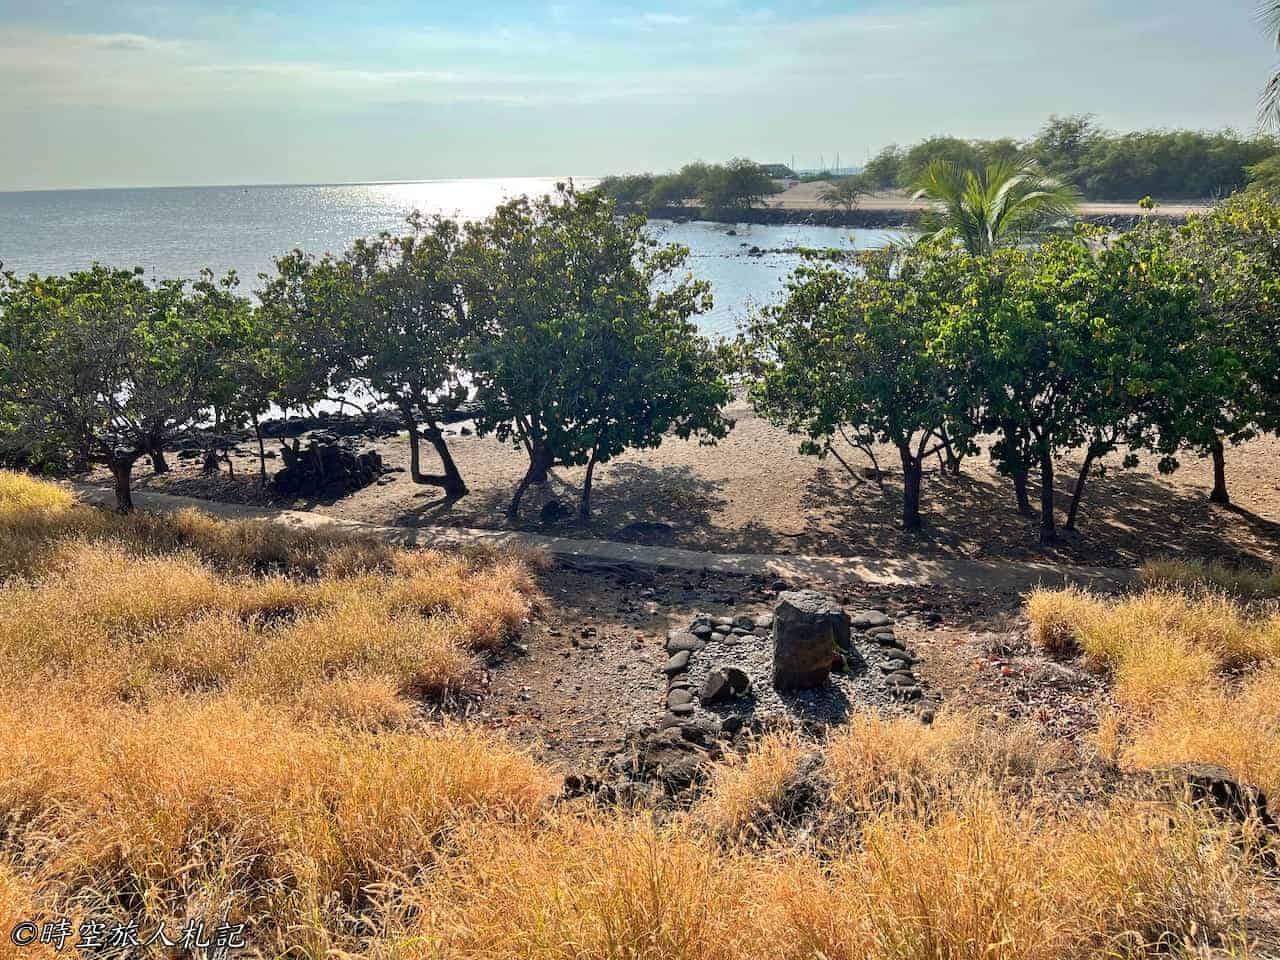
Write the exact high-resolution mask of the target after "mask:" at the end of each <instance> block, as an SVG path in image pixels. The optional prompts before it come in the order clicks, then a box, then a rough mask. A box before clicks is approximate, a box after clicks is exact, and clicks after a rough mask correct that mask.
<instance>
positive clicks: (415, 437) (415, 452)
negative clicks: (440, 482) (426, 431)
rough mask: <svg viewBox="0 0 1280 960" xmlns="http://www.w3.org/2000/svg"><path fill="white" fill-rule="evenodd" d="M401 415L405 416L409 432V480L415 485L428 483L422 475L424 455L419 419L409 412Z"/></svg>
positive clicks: (405, 424)
mask: <svg viewBox="0 0 1280 960" xmlns="http://www.w3.org/2000/svg"><path fill="white" fill-rule="evenodd" d="M401 413H402V415H403V416H404V426H405V429H406V430H408V431H409V478H410V479H411V480H412V481H413V482H414V483H426V482H427V478H426V477H424V476H423V475H422V453H421V450H420V442H419V441H420V438H419V434H418V421H417V418H415V417H414V416H413V415H412V414H410V413H408V412H407V411H401Z"/></svg>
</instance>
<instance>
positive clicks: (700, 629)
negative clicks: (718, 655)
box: [689, 623, 714, 640]
mask: <svg viewBox="0 0 1280 960" xmlns="http://www.w3.org/2000/svg"><path fill="white" fill-rule="evenodd" d="M713 632H714V631H712V629H711V624H709V623H695V624H692V625H691V626H690V627H689V633H691V634H693V635H694V636H695V637H697V638H698V639H699V640H706V639H707V638H708V637H709V636H711V634H712V633H713Z"/></svg>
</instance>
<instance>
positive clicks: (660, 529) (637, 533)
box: [622, 520, 675, 537]
mask: <svg viewBox="0 0 1280 960" xmlns="http://www.w3.org/2000/svg"><path fill="white" fill-rule="evenodd" d="M674 529H675V528H674V527H672V526H671V524H669V523H662V522H661V521H658V520H637V521H635V522H634V523H628V524H627V525H626V526H625V527H623V528H622V533H623V535H624V536H628V537H643V536H648V535H650V534H660V533H670V532H671V531H672V530H674Z"/></svg>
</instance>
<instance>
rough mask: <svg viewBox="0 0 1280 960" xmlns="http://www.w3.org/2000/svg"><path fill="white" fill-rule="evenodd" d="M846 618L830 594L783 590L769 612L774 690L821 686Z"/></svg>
mask: <svg viewBox="0 0 1280 960" xmlns="http://www.w3.org/2000/svg"><path fill="white" fill-rule="evenodd" d="M841 635H843V636H844V638H845V641H846V644H847V642H848V636H849V620H848V617H847V615H846V614H845V612H844V611H843V610H842V609H840V606H839V605H838V604H837V603H836V602H835V601H834V600H832V599H831V598H830V597H827V596H824V595H823V594H820V593H816V592H815V591H812V590H799V591H792V592H784V593H783V594H781V595H780V596H779V598H778V605H777V607H776V608H775V609H774V613H773V685H774V687H776V688H777V689H778V690H807V689H811V688H813V687H818V686H821V685H822V684H823V683H825V682H826V680H827V676H828V675H829V674H830V672H831V660H832V656H833V654H834V653H835V650H836V644H837V640H838V639H839V638H840V637H841Z"/></svg>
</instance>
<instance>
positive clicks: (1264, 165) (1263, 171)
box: [1248, 153, 1280, 197]
mask: <svg viewBox="0 0 1280 960" xmlns="http://www.w3.org/2000/svg"><path fill="white" fill-rule="evenodd" d="M1248 173H1249V189H1250V190H1264V191H1266V192H1267V193H1270V194H1271V195H1272V196H1276V197H1280V153H1277V154H1275V155H1274V156H1270V157H1267V159H1265V160H1263V161H1261V162H1260V163H1255V164H1253V166H1251V167H1249V168H1248Z"/></svg>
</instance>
